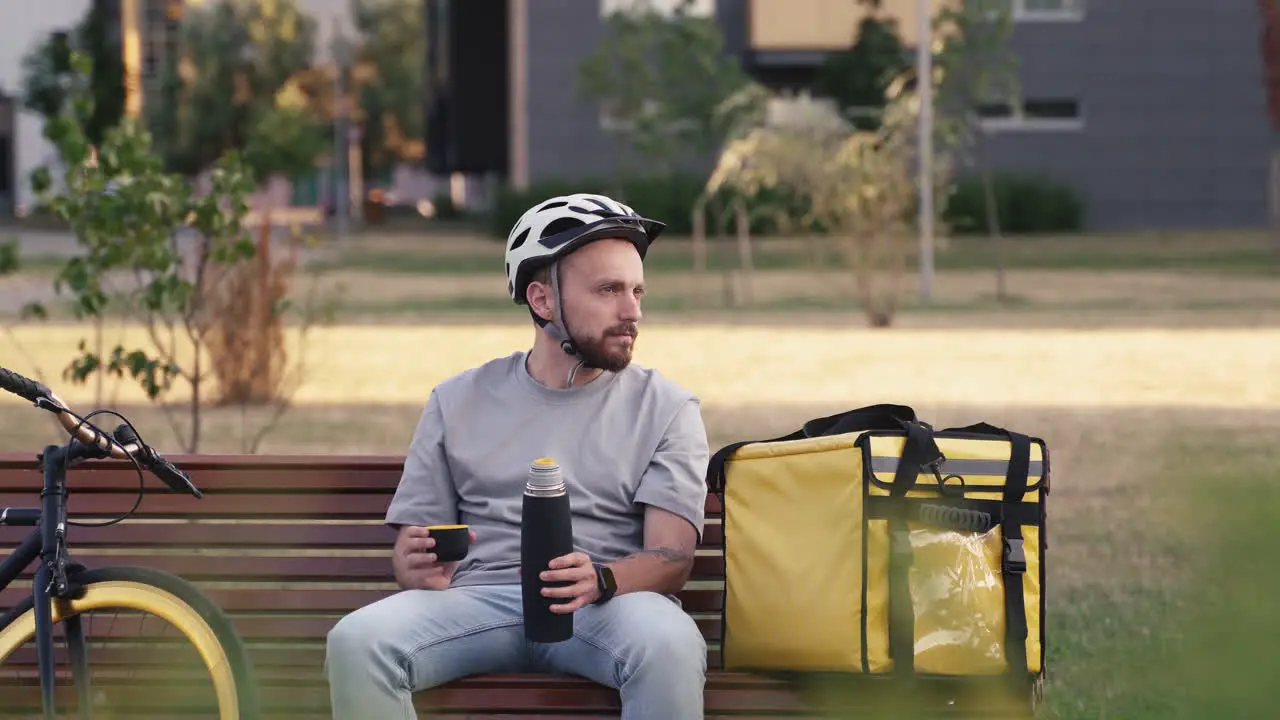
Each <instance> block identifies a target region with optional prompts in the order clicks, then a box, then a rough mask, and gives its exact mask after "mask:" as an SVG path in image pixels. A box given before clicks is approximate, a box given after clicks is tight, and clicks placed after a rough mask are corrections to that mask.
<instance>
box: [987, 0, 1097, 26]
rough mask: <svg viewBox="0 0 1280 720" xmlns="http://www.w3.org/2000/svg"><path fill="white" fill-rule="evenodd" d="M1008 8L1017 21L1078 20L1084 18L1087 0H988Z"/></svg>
mask: <svg viewBox="0 0 1280 720" xmlns="http://www.w3.org/2000/svg"><path fill="white" fill-rule="evenodd" d="M988 2H991V4H992V5H996V6H998V7H1002V8H1005V9H1008V10H1009V11H1010V12H1011V13H1012V14H1013V19H1014V21H1015V22H1039V21H1063V20H1065V21H1078V20H1082V19H1083V18H1084V8H1085V0H988Z"/></svg>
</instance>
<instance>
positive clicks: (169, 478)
mask: <svg viewBox="0 0 1280 720" xmlns="http://www.w3.org/2000/svg"><path fill="white" fill-rule="evenodd" d="M112 434H113V435H114V436H115V438H116V442H118V443H120V444H121V445H130V444H134V445H137V446H138V450H137V455H136V457H137V459H138V462H139V463H141V464H142V466H143V467H145V468H146V469H148V470H150V471H151V474H152V475H155V476H156V477H158V478H160V480H161V481H162V482H163V483H164V484H165V485H168V486H169V489H170V490H172V491H174V492H180V493H186V494H189V495H191V496H193V497H195V498H196V499H197V500H198V499H200V498H202V497H204V493H202V492H200V489H199V488H197V487H196V486H195V484H194V483H192V482H191V477H190V476H188V475H187V474H186V473H184V472H182V471H181V470H179V469H178V466H177V465H174V464H173V463H171V462H169V460H167V459H166V458H165V457H164V456H162V455H161V454H160V453H158V452H156V451H155V448H152V447H150V446H149V445H144V444H143V443H142V440H141V439H139V438H138V434H137V433H136V432H134V431H133V428H131V427H129V426H128V425H124V424H121V425H120V426H119V427H117V428H116V430H115V432H114V433H112Z"/></svg>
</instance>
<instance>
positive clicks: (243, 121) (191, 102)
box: [145, 0, 328, 179]
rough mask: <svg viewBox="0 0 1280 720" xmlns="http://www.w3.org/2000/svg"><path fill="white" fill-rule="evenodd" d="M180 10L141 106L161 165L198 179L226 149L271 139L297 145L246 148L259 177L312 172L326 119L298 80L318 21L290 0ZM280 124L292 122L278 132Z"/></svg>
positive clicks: (236, 1) (242, 0)
mask: <svg viewBox="0 0 1280 720" xmlns="http://www.w3.org/2000/svg"><path fill="white" fill-rule="evenodd" d="M184 12H185V15H184V17H183V22H182V30H181V40H180V50H179V51H178V52H177V53H176V56H174V57H169V58H167V59H166V60H165V63H164V64H163V66H162V68H161V71H160V76H159V84H158V88H157V93H156V95H155V97H154V99H153V100H152V99H148V101H147V102H146V103H145V106H146V117H147V124H148V127H149V129H150V131H151V133H152V135H153V137H154V139H155V145H156V148H157V149H158V150H159V152H160V154H161V156H162V157H163V158H164V161H165V169H167V170H170V171H174V172H179V173H181V174H183V175H187V176H195V175H198V174H199V173H201V172H203V171H204V170H206V169H207V168H209V167H210V166H212V165H213V163H215V162H216V161H217V160H218V159H219V158H221V157H223V156H224V154H226V153H227V152H228V151H232V150H235V151H239V152H245V151H246V150H247V149H248V148H249V147H250V145H251V144H252V143H254V142H255V138H258V139H261V138H263V137H272V138H274V139H277V140H280V139H284V138H287V139H288V140H289V141H290V142H296V143H297V145H296V146H294V147H291V148H290V149H288V150H287V151H281V152H264V151H263V150H262V148H261V146H259V148H258V150H256V151H254V152H251V153H247V154H246V160H247V161H248V162H250V164H251V167H252V168H253V170H254V176H255V177H256V178H259V179H265V178H267V177H270V176H271V175H273V174H277V173H278V174H282V175H287V176H291V175H296V174H298V173H303V172H309V171H311V170H313V169H314V166H315V162H316V160H317V159H318V155H319V153H320V152H322V151H323V150H324V149H326V148H327V147H328V145H327V141H326V139H325V124H326V123H325V122H324V120H323V119H322V118H321V117H320V115H319V113H317V112H316V111H315V109H314V103H313V98H311V97H310V96H309V95H308V93H307V90H306V87H305V85H304V83H303V82H302V78H303V77H304V76H305V74H306V72H307V71H308V70H309V69H310V65H311V59H312V54H313V50H314V47H315V35H316V23H315V20H314V19H312V18H310V17H309V16H307V15H306V14H305V13H304V12H302V11H301V10H300V9H299V8H298V5H297V2H296V0H257V1H253V0H225V1H224V2H219V3H211V4H209V5H208V6H205V7H188V8H187V9H186V10H185V11H184ZM286 121H287V123H288V124H292V125H293V127H292V129H291V130H290V131H289V132H288V133H287V134H285V135H282V134H281V128H282V126H283V125H285V124H286ZM264 163H265V164H264Z"/></svg>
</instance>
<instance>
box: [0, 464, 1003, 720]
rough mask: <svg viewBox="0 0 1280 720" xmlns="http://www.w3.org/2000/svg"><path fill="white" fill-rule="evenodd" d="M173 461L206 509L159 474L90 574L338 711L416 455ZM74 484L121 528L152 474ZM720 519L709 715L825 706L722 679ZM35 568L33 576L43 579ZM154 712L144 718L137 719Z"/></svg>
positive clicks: (710, 610)
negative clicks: (144, 579) (138, 582)
mask: <svg viewBox="0 0 1280 720" xmlns="http://www.w3.org/2000/svg"><path fill="white" fill-rule="evenodd" d="M172 459H173V460H174V462H176V463H177V464H178V465H179V466H180V467H182V468H183V469H185V470H187V471H188V472H189V473H190V474H191V477H192V479H193V480H194V482H195V483H196V485H197V487H199V488H200V489H201V490H203V491H204V492H205V497H204V498H203V499H200V500H197V499H195V498H192V497H190V496H184V495H178V494H175V493H173V492H170V491H169V490H168V489H167V488H165V487H164V486H163V485H161V483H160V482H159V481H158V480H155V479H154V478H152V477H151V476H147V478H146V488H147V495H146V497H144V498H143V500H142V503H141V505H140V507H139V508H138V510H137V511H136V512H135V513H134V515H133V517H132V519H131V520H127V521H125V522H122V523H119V524H116V525H112V526H107V527H101V528H89V527H74V526H73V527H71V528H69V531H68V539H69V545H70V548H71V552H72V556H73V557H74V558H75V559H76V560H77V561H79V562H81V563H83V564H85V565H87V566H89V567H101V566H104V565H116V564H132V565H142V566H147V567H153V568H157V569H160V570H166V571H170V572H173V573H176V574H179V575H181V576H183V577H185V578H187V579H189V580H192V581H194V582H196V583H197V584H199V585H201V587H202V588H203V589H204V590H205V591H206V592H207V593H208V594H209V596H210V597H212V599H213V600H214V601H215V602H217V603H218V604H219V605H220V606H221V607H222V608H223V609H224V610H226V611H227V613H228V614H229V615H231V617H232V618H233V621H234V623H235V625H236V627H237V629H238V630H239V632H240V633H241V634H242V636H243V637H244V639H245V641H246V642H247V644H248V645H249V647H250V652H251V656H252V659H253V662H254V664H255V670H256V672H257V675H258V681H259V683H260V685H261V693H262V696H263V700H264V703H265V710H266V711H267V716H268V717H287V718H291V719H294V718H296V719H301V718H313V717H314V718H324V717H329V716H330V715H329V702H328V687H327V684H326V681H325V677H324V671H323V663H324V639H325V634H326V632H327V631H328V630H329V628H330V627H332V626H333V624H334V622H336V621H337V619H338V618H339V617H341V616H342V615H343V614H345V613H347V612H349V611H351V610H353V609H355V608H357V607H360V606H362V605H365V604H368V603H371V602H373V601H375V600H378V599H379V598H382V597H385V596H387V595H388V594H390V593H393V592H395V591H396V586H395V584H394V580H393V577H392V574H391V566H390V559H389V552H390V547H391V545H392V541H393V537H394V536H393V533H392V531H391V530H390V529H389V528H387V527H385V526H384V525H383V524H382V517H383V513H384V511H385V510H386V507H387V503H388V501H389V500H390V497H391V494H392V492H393V491H394V489H395V487H396V483H397V482H398V480H399V478H400V470H401V458H394V457H335V456H319V457H316V456H289V457H266V456H217V455H196V456H182V455H174V456H173V458H172ZM68 485H69V488H70V497H69V500H68V507H69V510H70V512H71V514H72V517H73V518H79V519H89V518H90V516H92V517H93V518H94V519H105V518H109V517H114V516H116V515H119V514H120V513H122V512H124V511H127V510H128V509H129V508H130V507H131V506H132V505H133V503H134V501H135V499H136V496H137V491H138V478H137V474H136V473H135V471H134V470H133V467H132V466H131V465H127V464H124V463H120V462H100V463H96V464H93V465H89V466H85V467H83V468H77V469H74V470H72V471H71V473H70V475H69V483H68ZM39 487H40V476H39V475H38V473H37V470H36V468H35V463H34V457H33V455H32V454H30V453H24V454H13V453H10V454H3V455H0V507H5V506H24V507H32V506H35V504H36V503H37V501H38V493H39ZM707 517H708V521H707V528H706V532H705V538H704V545H703V546H701V547H700V549H699V552H698V558H697V561H696V563H695V567H694V571H693V576H692V578H691V580H690V582H689V584H688V585H687V586H686V588H685V589H684V590H683V591H682V592H681V593H680V599H681V601H682V602H683V604H684V607H685V609H686V610H687V611H688V612H689V613H690V614H691V615H692V616H693V617H694V618H695V619H696V620H697V623H698V626H699V627H700V628H701V629H702V632H703V635H704V636H705V637H706V639H707V645H708V658H707V660H708V667H709V668H710V670H709V674H708V678H707V683H706V693H705V697H706V715H707V716H708V717H719V716H730V715H733V716H742V715H748V716H757V717H759V716H787V715H797V714H808V713H809V712H811V711H813V712H816V708H815V707H814V706H813V705H812V701H813V698H812V697H810V696H807V695H806V692H805V691H804V690H802V689H799V688H797V687H793V686H791V685H789V684H788V683H786V682H784V681H782V680H777V679H769V678H764V677H757V676H753V675H748V674H740V673H726V672H719V671H717V670H716V668H717V667H718V665H719V640H720V633H721V623H720V616H719V610H720V608H721V602H722V588H723V583H724V563H723V556H722V540H723V535H722V533H721V525H720V506H719V502H718V501H717V499H716V498H715V497H714V496H708V498H707ZM29 530H30V529H29V528H11V527H0V548H2V549H4V550H6V551H7V550H10V549H12V548H13V547H15V546H16V545H17V543H18V541H19V540H20V539H21V538H22V537H23V536H24V535H25V534H26V533H27V532H29ZM30 572H31V570H30V569H29V570H28V572H27V574H26V575H24V576H23V580H24V581H27V582H29V580H30V577H31V575H30ZM27 582H23V583H21V584H22V587H11V588H10V589H9V590H7V591H5V592H3V593H0V609H3V608H8V607H11V606H12V605H13V604H14V603H15V602H17V601H18V599H19V598H20V595H21V593H23V592H27V591H28V590H27V587H28V585H27ZM15 585H16V584H15ZM797 601H798V602H803V598H798V599H797ZM34 665H35V655H34V651H33V650H30V649H25V648H24V649H23V650H20V651H19V652H18V653H16V654H15V656H14V657H11V658H10V659H9V661H8V662H6V663H5V664H4V665H2V666H0V707H4V708H5V709H6V715H5V716H6V717H11V716H14V717H16V716H19V715H22V714H28V713H29V714H31V715H33V716H34V715H38V712H39V692H38V688H37V687H36V686H35V684H34V682H35V681H34V677H35V670H34ZM94 669H95V672H96V671H97V670H98V668H97V666H94ZM143 682H146V680H145V679H144V680H143ZM891 689H892V687H891V684H890V683H887V682H885V681H878V680H877V681H866V682H863V683H861V686H860V687H858V688H857V689H856V690H849V691H848V693H846V694H844V695H842V696H841V697H839V698H837V699H836V702H838V704H839V706H840V707H841V709H842V713H841V714H842V715H845V716H848V715H854V714H858V713H859V712H867V713H869V714H870V713H871V712H872V711H874V710H875V708H877V707H881V703H882V701H883V699H884V698H883V696H885V695H886V693H888V692H889V691H891ZM814 692H817V691H814ZM824 695H825V693H824ZM919 696H920V695H917V697H919ZM66 697H69V696H66ZM930 697H932V698H934V699H933V700H931V701H930V702H929V706H930V707H931V708H932V710H935V711H936V712H933V713H931V715H934V716H937V717H958V716H961V715H964V714H966V713H968V714H973V715H974V716H978V717H983V718H990V717H997V716H1000V717H1016V716H1027V715H1028V713H1027V708H1026V707H1025V706H1016V705H1015V706H1012V707H1011V706H1010V705H1009V703H1007V702H995V703H993V701H992V700H991V699H990V697H989V696H986V695H983V696H982V698H981V699H975V700H965V699H964V698H958V697H956V696H955V695H953V694H952V693H951V692H950V691H945V689H944V691H939V692H936V693H932V694H930ZM415 702H416V704H417V706H418V707H419V708H420V709H421V710H423V711H428V710H429V711H430V713H431V715H430V716H431V717H457V718H461V717H467V718H477V717H495V716H511V715H520V716H526V717H527V716H535V715H536V716H543V717H547V716H573V717H608V716H615V717H616V716H617V715H618V713H619V710H620V703H619V699H618V693H617V692H616V691H615V690H613V689H610V688H607V687H603V686H600V685H597V684H595V683H592V682H590V681H587V680H584V679H579V678H574V677H558V676H556V677H553V676H541V675H502V676H498V675H487V676H477V677H471V678H467V679H463V680H459V681H457V682H453V683H450V684H449V685H447V686H444V687H441V688H436V689H433V690H429V691H426V692H421V693H418V694H417V695H416V696H415ZM824 702H825V699H824ZM166 714H168V715H171V714H172V711H166ZM145 716H146V715H145V713H144V712H143V710H142V709H139V710H138V711H137V712H136V713H134V714H133V717H145Z"/></svg>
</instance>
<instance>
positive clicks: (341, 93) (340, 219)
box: [332, 17, 348, 243]
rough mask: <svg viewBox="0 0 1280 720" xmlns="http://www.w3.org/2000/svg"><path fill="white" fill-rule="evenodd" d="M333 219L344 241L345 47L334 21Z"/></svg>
mask: <svg viewBox="0 0 1280 720" xmlns="http://www.w3.org/2000/svg"><path fill="white" fill-rule="evenodd" d="M332 22H333V41H332V47H333V107H334V117H333V216H334V220H335V226H336V228H335V231H336V233H337V238H336V239H337V241H338V242H340V243H341V242H345V241H346V239H347V216H348V210H347V199H348V198H347V182H346V180H347V173H346V167H347V162H346V161H347V123H346V118H347V97H346V92H347V90H346V74H347V73H346V69H347V68H346V66H347V44H346V39H345V38H344V37H343V36H342V35H341V32H342V30H341V28H340V27H339V25H338V19H337V18H336V17H335V18H333V21H332Z"/></svg>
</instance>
